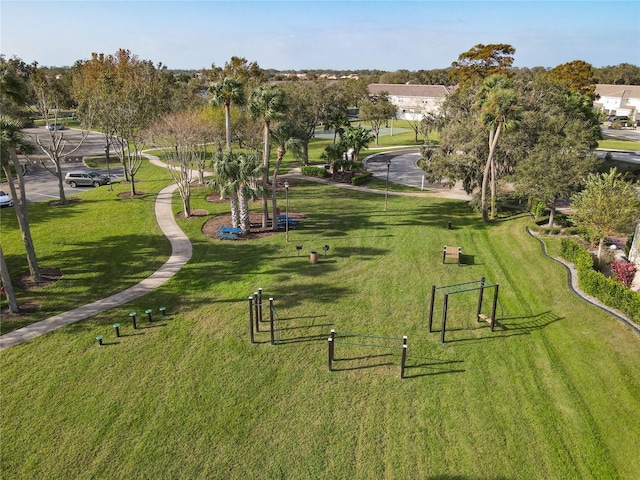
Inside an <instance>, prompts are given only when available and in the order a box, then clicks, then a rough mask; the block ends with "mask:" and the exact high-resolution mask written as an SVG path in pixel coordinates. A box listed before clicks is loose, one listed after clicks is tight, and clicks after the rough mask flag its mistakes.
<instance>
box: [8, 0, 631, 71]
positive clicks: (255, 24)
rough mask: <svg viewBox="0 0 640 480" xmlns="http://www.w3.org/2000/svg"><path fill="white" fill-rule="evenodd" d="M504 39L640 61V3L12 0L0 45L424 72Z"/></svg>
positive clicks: (542, 62)
mask: <svg viewBox="0 0 640 480" xmlns="http://www.w3.org/2000/svg"><path fill="white" fill-rule="evenodd" d="M496 43H506V44H509V45H511V46H513V47H514V48H515V49H516V53H515V55H514V58H515V61H514V66H516V67H536V66H542V67H549V68H550V67H554V66H556V65H560V64H562V63H566V62H570V61H573V60H583V61H585V62H588V63H590V64H591V65H593V66H594V67H603V66H608V65H618V64H620V63H630V64H633V65H638V66H640V1H638V0H634V1H624V0H608V1H577V0H573V1H564V2H563V1H553V0H544V1H521V0H511V1H506V0H503V1H480V0H467V1H444V2H442V1H428V0H413V1H395V0H378V1H370V0H341V1H331V0H321V1H317V0H316V1H313V0H291V1H282V0H280V1H276V0H262V1H244V0H235V1H216V0H200V1H169V0H167V1H157V0H156V1H152V0H148V1H147V0H139V1H130V0H128V1H125V0H111V1H92V0H84V1H61V0H48V1H30V0H19V1H10V0H0V53H1V54H3V55H4V56H5V57H6V58H11V57H13V56H17V57H19V58H21V59H22V60H24V61H25V62H27V63H31V62H34V61H36V62H38V64H39V65H41V66H71V65H73V64H74V63H75V62H76V61H77V60H85V59H88V58H90V57H91V54H92V53H93V52H97V53H105V54H113V53H115V52H116V51H117V50H118V49H120V48H124V49H128V50H130V51H131V52H132V53H133V54H135V55H137V56H138V57H139V58H140V59H143V60H151V61H153V62H154V63H159V62H162V63H163V64H164V65H166V66H167V67H168V68H170V69H193V70H198V69H202V68H210V67H211V65H212V64H215V65H217V66H224V64H225V62H227V61H228V60H229V59H230V58H231V57H232V56H238V57H245V58H246V59H247V60H249V61H250V62H254V61H255V62H257V63H258V65H259V66H260V67H261V68H264V69H269V68H272V69H276V70H304V69H333V70H358V69H377V70H384V71H395V70H399V69H406V70H411V71H415V70H421V69H425V70H430V69H436V68H446V67H448V66H450V65H451V62H453V61H455V60H457V58H458V56H459V55H460V54H461V53H463V52H466V51H468V50H469V49H471V48H472V47H473V46H474V45H477V44H485V45H486V44H496Z"/></svg>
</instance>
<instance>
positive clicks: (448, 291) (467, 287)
mask: <svg viewBox="0 0 640 480" xmlns="http://www.w3.org/2000/svg"><path fill="white" fill-rule="evenodd" d="M488 288H493V305H492V307H491V315H490V316H489V315H485V314H483V313H482V302H483V299H484V291H485V289H488ZM499 288H500V285H499V284H497V283H486V282H485V278H484V277H482V278H481V279H480V280H479V281H478V280H476V281H471V282H464V283H456V284H452V285H443V286H440V287H437V286H435V285H432V286H431V300H430V306H429V332H433V308H434V305H435V300H436V291H438V290H445V294H444V304H443V308H442V329H441V330H440V343H444V338H445V333H446V328H447V309H448V307H449V295H455V294H456V293H464V292H471V291H474V290H478V291H479V293H478V308H477V310H476V321H477V322H481V321H485V322H487V323H489V325H490V326H491V331H492V332H493V331H494V327H495V323H496V307H497V305H498V292H499ZM423 316H424V314H423Z"/></svg>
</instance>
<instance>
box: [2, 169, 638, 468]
mask: <svg viewBox="0 0 640 480" xmlns="http://www.w3.org/2000/svg"><path fill="white" fill-rule="evenodd" d="M147 168H148V170H147V171H146V175H157V177H158V184H159V183H161V182H160V178H161V177H162V175H161V174H159V173H157V172H158V170H157V169H155V168H152V167H147ZM140 178H141V179H142V178H146V177H143V176H141V177H140ZM165 180H166V179H165ZM153 185H155V183H154V184H153ZM140 188H141V190H144V191H148V192H151V191H152V190H154V189H155V188H156V187H153V188H152V186H151V184H149V185H147V184H143V183H142V180H141V185H140ZM159 188H160V185H158V186H157V189H159ZM103 194H104V195H105V197H102V196H101V195H103ZM204 194H205V192H203V191H199V192H194V205H193V207H194V208H204V209H206V210H207V211H209V212H210V213H219V212H221V211H223V210H225V209H226V206H225V205H219V204H215V205H214V204H209V203H206V202H205V201H204V200H203V197H204ZM85 195H87V196H91V195H96V196H98V197H99V198H98V199H95V201H91V202H86V201H85V202H82V203H80V204H76V205H74V206H71V207H64V210H60V212H61V213H58V214H55V216H54V217H52V218H47V217H46V215H45V213H46V212H43V213H42V216H41V217H40V219H39V220H38V221H39V222H44V223H47V222H48V223H49V227H48V228H49V229H52V228H54V225H55V229H56V231H58V232H62V233H60V234H64V236H65V238H67V240H65V243H60V241H59V240H56V238H57V236H56V235H53V234H52V235H50V236H46V235H45V234H44V233H42V232H38V230H37V229H36V233H37V235H38V236H37V237H36V238H37V241H36V245H38V244H40V245H43V244H44V243H46V242H49V243H46V244H47V245H55V242H56V241H58V242H59V243H60V246H61V247H64V248H56V249H53V248H51V249H49V248H50V247H47V250H46V251H47V254H46V255H47V257H46V261H45V262H44V263H45V264H48V265H51V266H61V267H62V268H63V270H66V269H67V268H71V267H77V269H78V270H80V266H79V265H80V262H79V261H78V260H74V259H70V258H69V257H70V254H72V253H73V254H74V255H75V254H78V253H82V256H81V257H80V258H82V259H84V258H87V256H88V255H87V254H86V252H85V251H86V250H89V249H90V248H93V249H95V251H96V255H97V254H98V252H99V250H98V249H99V248H109V254H110V255H113V256H114V257H115V258H114V261H115V262H117V263H118V269H117V270H118V272H119V276H121V277H123V278H122V279H121V280H117V281H115V280H113V279H111V277H110V276H109V275H99V278H100V282H102V281H105V282H107V285H108V290H109V292H110V291H111V290H113V289H115V288H121V287H124V286H126V285H128V284H129V283H131V282H135V281H136V279H137V278H138V277H139V276H140V275H141V274H142V273H143V271H150V270H153V269H154V268H155V267H156V266H157V265H158V262H161V261H162V260H163V259H164V258H166V255H167V253H168V252H167V244H166V243H165V242H163V241H162V240H161V237H160V235H159V233H158V232H157V227H155V228H154V227H153V222H152V221H150V220H146V221H145V222H146V223H144V225H141V226H140V227H136V228H135V229H133V227H129V226H127V224H126V222H124V221H120V222H116V221H111V229H110V230H109V231H108V232H105V231H103V228H104V227H99V228H98V227H96V228H97V230H93V229H89V228H87V229H86V230H80V229H81V225H82V224H83V222H86V221H87V220H86V218H88V217H84V218H83V217H81V216H80V215H79V214H75V213H73V212H75V210H74V209H78V208H81V207H82V206H83V205H84V206H85V207H82V208H95V210H94V217H100V216H101V215H111V214H110V211H111V210H112V209H117V207H118V205H119V204H120V203H122V200H116V199H114V198H112V196H109V195H107V194H106V192H105V190H103V189H98V190H95V191H91V192H87V193H86V194H85ZM92 198H93V197H92ZM148 204H151V202H150V201H149V202H148ZM98 205H99V206H98ZM128 205H129V206H131V205H132V203H128ZM256 207H257V205H256ZM67 209H69V210H67ZM174 209H175V211H178V210H180V209H181V206H180V202H179V199H178V198H176V199H175V204H174ZM289 209H290V211H291V212H299V213H304V214H305V215H307V219H306V221H305V222H304V223H303V224H301V225H300V226H299V227H298V228H296V229H294V230H292V231H291V232H290V242H288V243H287V242H285V238H284V235H276V236H272V237H268V238H264V239H260V240H256V241H251V242H245V241H238V242H230V241H218V240H211V239H208V238H205V237H204V236H203V235H202V233H201V229H202V225H203V223H204V221H206V219H198V220H188V221H180V225H181V227H182V228H183V229H184V230H185V232H186V233H187V234H188V235H189V236H190V237H191V239H192V242H193V245H194V255H193V258H192V260H191V261H190V262H189V263H188V264H187V265H186V267H185V268H184V269H183V270H181V271H180V272H179V273H178V275H177V276H176V277H175V278H174V279H172V280H171V281H169V282H168V283H166V284H165V285H164V286H163V287H161V288H160V289H159V290H157V291H155V292H153V293H152V294H149V295H147V296H146V297H144V298H142V299H139V300H138V301H136V302H134V303H132V304H130V305H125V306H122V307H118V308H115V309H113V310H111V311H109V312H105V313H103V314H100V315H98V316H97V317H95V318H93V319H91V320H88V321H84V322H81V323H78V324H75V325H72V326H69V327H66V328H64V329H60V330H57V331H55V332H53V333H50V334H47V335H45V336H43V337H40V338H38V339H35V340H33V341H31V342H29V343H27V344H24V345H20V346H17V347H13V348H11V349H9V350H7V351H5V352H3V353H2V354H1V356H0V361H1V362H2V363H1V366H2V368H1V369H0V382H1V383H0V395H1V402H2V409H1V410H0V425H1V426H0V441H1V447H2V457H1V459H2V460H1V461H2V477H3V478H7V479H8V478H29V479H32V478H65V479H66V478H74V479H76V478H77V479H83V478H87V479H89V478H109V479H112V478H122V479H138V478H139V479H148V478H154V479H155V478H202V479H212V478H220V479H229V478H233V479H248V478H251V479H262V478H264V479H273V478H287V479H289V478H292V479H293V478H295V479H307V478H308V479H319V478H340V479H367V478H374V479H380V478H388V479H417V478H425V479H427V478H428V479H465V480H467V479H469V480H471V479H485V478H490V479H507V478H508V479H519V478H521V479H534V478H536V479H537V478H545V479H566V478H587V479H588V478H592V479H615V478H623V479H635V478H637V477H638V472H640V456H639V455H638V454H637V453H638V451H640V368H638V366H639V364H638V349H639V347H640V336H638V335H636V334H635V333H633V332H632V331H631V330H630V329H629V328H627V327H625V326H624V325H622V324H621V323H620V322H618V321H616V320H615V319H613V318H612V317H610V316H608V315H606V314H605V313H603V312H602V311H600V310H598V309H596V308H594V307H591V306H589V305H588V304H586V303H585V302H584V301H582V300H580V299H578V298H576V297H574V296H573V295H572V294H571V293H570V292H569V290H568V288H567V279H566V272H565V270H564V268H563V267H562V266H560V265H558V264H556V263H554V262H552V261H550V260H548V259H546V258H545V257H543V256H542V254H541V253H540V247H539V244H538V243H537V241H536V240H535V239H532V238H530V237H528V236H527V235H526V233H525V232H524V226H525V224H526V221H527V218H528V217H525V218H523V217H512V218H510V219H506V220H503V221H499V222H497V223H495V224H493V225H491V226H486V225H484V224H482V222H481V221H480V220H479V219H478V216H477V215H476V214H474V213H472V212H470V211H469V210H468V208H467V206H466V204H465V203H464V202H457V201H452V200H438V199H425V198H405V197H390V198H389V211H388V212H384V211H383V209H384V196H383V195H374V194H365V193H354V192H351V191H345V190H342V189H336V188H332V187H328V186H324V185H318V184H314V183H311V182H309V183H307V182H296V184H295V185H294V186H293V187H292V188H290V191H289ZM133 210H134V209H130V210H129V211H128V212H129V213H127V217H126V218H128V215H135V216H136V217H135V218H138V219H139V221H140V222H141V223H142V222H143V220H144V219H145V218H146V217H147V216H151V215H152V214H151V210H150V207H149V206H148V205H147V202H140V203H138V204H136V209H135V212H136V213H133ZM138 210H140V211H138ZM46 211H47V212H50V209H49V210H46ZM55 211H57V210H55ZM55 211H54V212H55ZM67 211H71V212H72V214H67V213H66V212H67ZM142 211H144V212H142ZM98 212H100V213H98ZM138 215H139V217H138ZM4 217H5V216H4V215H3V220H2V222H3V247H5V235H6V233H5V228H6V227H5V224H4V222H5V219H4ZM123 218H125V217H123ZM447 221H452V222H453V226H454V229H452V230H448V229H447V228H446V222H447ZM54 222H55V223H54ZM58 225H60V227H58ZM42 228H43V229H44V226H43V227H42ZM130 229H133V230H135V233H134V232H132V231H131V230H130ZM76 230H79V231H76ZM74 231H75V235H74ZM125 231H126V233H123V232H125ZM93 232H96V233H95V234H94V233H93ZM9 233H11V232H9ZM127 235H134V239H135V241H133V242H126V241H124V238H123V237H125V236H127ZM137 235H139V236H140V237H136V236H137ZM103 236H104V237H106V238H105V239H104V240H103V239H102V237H103ZM72 239H73V240H72ZM72 243H73V244H76V246H75V247H67V246H68V245H70V244H72ZM445 244H448V245H459V246H461V247H462V249H463V253H464V254H465V260H466V263H467V264H466V265H464V266H457V265H454V264H450V265H443V264H442V262H441V259H442V253H441V252H442V246H443V245H445ZM114 245H115V246H114ZM296 245H302V247H303V250H302V254H301V255H300V256H299V257H298V256H297V252H296V249H295V246H296ZM323 245H329V247H330V249H329V251H328V253H327V255H326V257H325V256H324V255H323V252H322V246H323ZM116 247H117V248H116ZM42 249H43V250H44V247H42ZM311 250H317V251H319V252H320V262H319V264H318V265H311V264H310V262H309V251H311ZM13 255H17V254H16V253H13V254H12V257H11V261H12V262H14V264H15V262H17V260H16V259H14V258H13ZM147 258H149V259H150V261H149V264H148V265H147V264H146V262H145V259H147ZM130 262H132V263H130ZM105 263H107V262H105V261H104V260H101V261H100V268H102V267H103V266H104V264H105ZM82 270H83V271H84V272H89V271H91V270H92V269H91V268H90V267H88V266H86V265H85V266H84V267H83V269H82ZM85 275H87V276H86V278H87V280H86V283H87V284H90V283H93V282H94V278H93V276H92V275H88V274H87V273H85ZM481 276H486V278H487V280H488V281H491V282H497V283H499V284H500V305H499V308H498V319H499V322H500V324H501V325H502V328H501V329H500V328H499V329H497V330H496V332H494V333H491V332H489V328H488V325H487V324H478V323H476V321H475V319H474V314H475V309H476V302H477V292H476V291H472V292H468V293H461V294H458V295H453V296H452V297H451V298H450V305H449V312H448V323H447V343H446V344H444V345H441V344H440V342H439V333H438V332H435V333H428V332H427V331H426V325H424V319H423V312H424V308H425V301H426V300H427V297H428V294H429V291H430V288H431V285H432V284H437V285H444V284H451V283H458V282H466V281H472V280H477V279H479V278H480V277H481ZM259 287H261V288H263V289H264V294H265V297H268V296H273V297H274V298H275V310H276V314H277V318H278V319H279V325H280V327H281V330H280V339H281V343H280V344H279V345H277V346H271V345H269V334H268V333H266V331H261V332H260V333H259V334H257V340H258V342H259V343H258V344H256V345H251V344H250V342H249V328H248V326H249V325H248V324H249V319H248V301H247V297H248V296H249V295H250V294H251V293H252V292H254V291H255V290H257V289H258V288H259ZM51 288H56V289H58V288H60V290H59V292H60V295H59V296H61V297H65V299H64V300H59V302H61V303H64V304H66V305H71V304H73V303H74V302H75V300H74V298H66V297H67V295H66V294H65V292H64V290H63V289H62V287H59V286H57V285H56V287H51ZM84 288H85V291H84V293H82V295H83V296H82V300H85V299H86V300H89V299H90V297H92V299H95V298H97V296H99V295H98V292H97V291H96V290H97V287H96V286H95V285H94V286H89V285H86V286H85V287H84ZM74 295H75V294H74ZM487 297H488V298H487V301H486V304H485V308H484V310H485V313H488V312H487V310H488V309H489V307H490V300H491V294H490V293H487ZM44 300H45V299H44V298H43V301H44ZM46 301H47V302H48V301H50V300H49V298H48V297H47V298H46ZM160 305H166V306H167V307H168V311H169V313H170V314H169V315H168V316H166V317H158V316H156V322H154V323H153V324H148V323H147V322H146V321H144V319H141V320H140V321H139V323H140V326H141V327H142V328H139V329H138V330H136V331H134V330H132V329H131V327H130V325H129V323H128V312H130V311H131V310H136V311H138V312H141V311H144V309H145V308H157V307H159V306H160ZM60 306H62V305H60ZM435 310H436V315H435V318H436V322H435V324H436V327H437V328H439V325H440V318H441V312H442V297H441V296H440V297H438V303H437V306H436V309H435ZM265 311H266V310H265ZM266 318H267V317H266V314H265V319H266ZM114 322H122V325H123V328H122V332H123V334H124V336H123V337H121V338H119V339H116V338H115V337H114V335H113V328H112V324H113V323H114ZM266 326H267V324H266V323H264V324H263V325H262V328H263V329H264V330H266ZM332 328H334V329H336V330H337V331H338V333H340V332H351V333H358V334H370V335H377V336H390V337H401V336H402V335H407V336H408V338H409V341H408V343H409V349H408V357H407V370H406V376H407V378H405V379H404V380H401V379H400V378H399V368H400V367H399V363H400V356H399V352H398V351H397V350H386V349H373V348H370V347H362V346H353V345H336V356H337V358H338V360H337V361H336V363H335V367H336V369H337V371H334V372H329V371H328V370H327V341H326V338H327V336H328V335H329V331H330V329H332ZM99 334H101V335H104V336H105V341H106V343H107V344H108V345H105V346H103V347H99V346H98V345H97V344H96V342H95V336H96V335H99Z"/></svg>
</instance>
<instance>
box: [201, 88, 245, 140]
mask: <svg viewBox="0 0 640 480" xmlns="http://www.w3.org/2000/svg"><path fill="white" fill-rule="evenodd" d="M209 94H210V95H211V103H212V104H213V105H223V106H224V114H225V131H226V139H227V149H229V150H231V104H232V103H233V104H235V105H244V104H245V101H246V100H245V99H246V97H245V95H244V88H243V86H242V84H241V83H240V82H239V81H237V80H235V79H233V78H224V79H223V80H222V81H220V82H218V83H214V84H213V85H211V87H209Z"/></svg>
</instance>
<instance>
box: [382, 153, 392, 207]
mask: <svg viewBox="0 0 640 480" xmlns="http://www.w3.org/2000/svg"><path fill="white" fill-rule="evenodd" d="M389 167H391V160H387V181H386V184H385V188H384V211H385V212H386V211H387V205H388V203H387V201H388V198H389Z"/></svg>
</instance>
